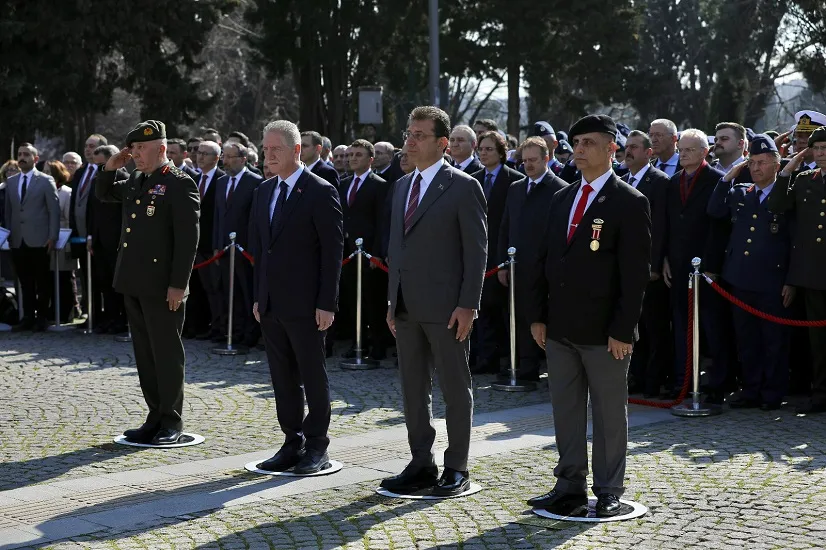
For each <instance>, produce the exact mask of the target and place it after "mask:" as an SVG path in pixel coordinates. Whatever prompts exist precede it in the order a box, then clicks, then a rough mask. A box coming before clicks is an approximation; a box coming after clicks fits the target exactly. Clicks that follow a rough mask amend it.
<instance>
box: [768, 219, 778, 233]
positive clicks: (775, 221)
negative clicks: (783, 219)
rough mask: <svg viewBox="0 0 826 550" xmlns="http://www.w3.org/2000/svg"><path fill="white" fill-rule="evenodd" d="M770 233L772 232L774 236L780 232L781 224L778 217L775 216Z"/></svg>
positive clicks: (770, 226) (770, 225)
mask: <svg viewBox="0 0 826 550" xmlns="http://www.w3.org/2000/svg"><path fill="white" fill-rule="evenodd" d="M769 231H771V233H772V235H777V233H778V232H779V231H780V224H779V223H777V215H776V214H775V215H774V218H773V219H772V222H771V223H770V224H769Z"/></svg>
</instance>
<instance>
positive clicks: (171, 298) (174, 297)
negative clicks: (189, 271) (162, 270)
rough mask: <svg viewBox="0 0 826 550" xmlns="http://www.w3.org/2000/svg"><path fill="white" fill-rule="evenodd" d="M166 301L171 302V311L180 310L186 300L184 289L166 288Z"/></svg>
mask: <svg viewBox="0 0 826 550" xmlns="http://www.w3.org/2000/svg"><path fill="white" fill-rule="evenodd" d="M166 301H167V303H168V304H169V311H178V308H179V307H181V304H182V303H183V302H184V289H182V288H172V287H169V288H168V289H167V290H166Z"/></svg>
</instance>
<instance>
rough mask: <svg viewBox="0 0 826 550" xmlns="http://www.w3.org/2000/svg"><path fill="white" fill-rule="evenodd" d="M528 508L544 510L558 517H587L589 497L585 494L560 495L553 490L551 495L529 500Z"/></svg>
mask: <svg viewBox="0 0 826 550" xmlns="http://www.w3.org/2000/svg"><path fill="white" fill-rule="evenodd" d="M528 506H533V507H534V508H544V509H545V510H547V511H548V512H550V513H552V514H556V515H558V516H578V515H585V514H586V513H587V512H588V497H587V496H586V495H584V494H583V495H574V494H569V493H560V492H559V491H557V490H556V489H552V490H551V492H550V493H547V494H544V495H542V496H538V497H533V498H531V499H528Z"/></svg>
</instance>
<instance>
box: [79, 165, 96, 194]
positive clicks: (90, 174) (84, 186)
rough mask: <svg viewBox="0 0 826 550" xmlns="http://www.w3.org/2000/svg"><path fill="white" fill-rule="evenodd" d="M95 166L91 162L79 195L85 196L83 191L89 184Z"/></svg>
mask: <svg viewBox="0 0 826 550" xmlns="http://www.w3.org/2000/svg"><path fill="white" fill-rule="evenodd" d="M94 171H95V170H94V168H92V165H91V164H90V165H89V167H88V168H87V169H86V175H85V176H84V177H83V183H82V184H80V191H79V192H78V194H77V196H78V197H81V196H83V192H84V191H86V186H87V185H89V180H90V179H92V172H94Z"/></svg>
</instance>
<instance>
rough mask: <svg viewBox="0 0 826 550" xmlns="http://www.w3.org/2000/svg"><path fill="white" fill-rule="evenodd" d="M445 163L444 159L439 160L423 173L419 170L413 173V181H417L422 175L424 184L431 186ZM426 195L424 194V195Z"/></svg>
mask: <svg viewBox="0 0 826 550" xmlns="http://www.w3.org/2000/svg"><path fill="white" fill-rule="evenodd" d="M444 163H445V161H444V159H441V158H440V159H439V160H437V161H436V163H435V164H432V165H430V166H428V167H427V168H425V169H424V170H422V171H419V169H418V168H416V170H415V171H414V172H413V179H412V180H411V181H416V178H417V177H418V176H419V174H421V176H422V183H424V184H427V185H430V182H431V181H433V178H435V177H436V174H438V173H439V170H441V169H442V165H443V164H444ZM422 194H424V193H422Z"/></svg>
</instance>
